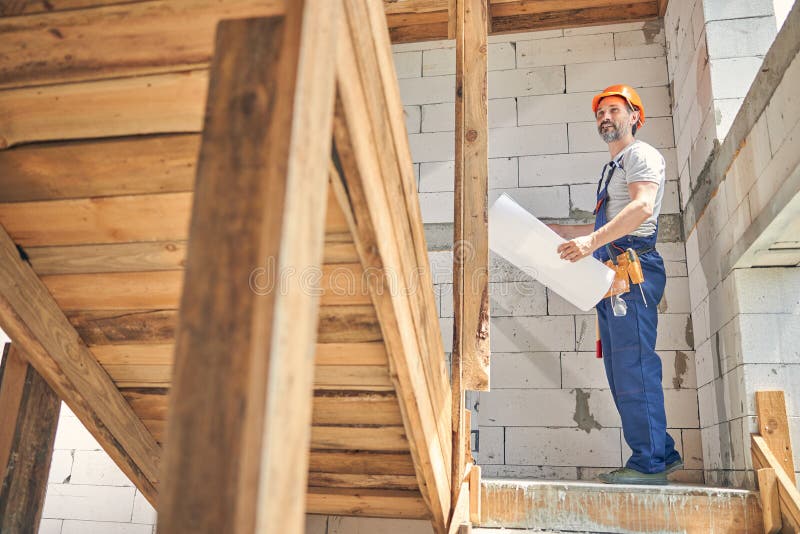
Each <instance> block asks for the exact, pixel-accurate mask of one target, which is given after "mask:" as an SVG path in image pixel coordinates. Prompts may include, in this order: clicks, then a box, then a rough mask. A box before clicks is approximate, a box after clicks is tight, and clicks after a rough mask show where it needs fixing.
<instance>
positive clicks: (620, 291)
mask: <svg viewBox="0 0 800 534" xmlns="http://www.w3.org/2000/svg"><path fill="white" fill-rule="evenodd" d="M607 250H608V251H609V256H611V259H609V260H608V261H606V262H605V264H606V266H608V267H609V268H610V269H612V270H613V271H614V281H613V282H612V283H611V287H610V288H609V290H608V292H607V293H606V294H605V295H603V298H608V297H611V296H612V295H624V294H625V293H627V292H628V291H630V290H631V283H634V284H641V283H642V282H644V273H643V272H642V264H641V262H640V261H639V256H640V255H642V254H647V253H648V252H650V251H652V250H654V249H653V247H646V248H642V249H638V250H634V249H632V248H629V249H627V250H625V251H624V252H621V253H619V254H617V255H616V256H615V255H612V254H611V253H610V248H609V249H607Z"/></svg>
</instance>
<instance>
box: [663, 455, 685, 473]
mask: <svg viewBox="0 0 800 534" xmlns="http://www.w3.org/2000/svg"><path fill="white" fill-rule="evenodd" d="M681 469H683V460H681V459H680V458H678V459H677V460H675V461H674V462H672V463H671V464H667V469H666V470H665V471H664V474H665V475H668V474H670V473H674V472H675V471H680V470H681Z"/></svg>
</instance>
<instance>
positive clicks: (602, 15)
mask: <svg viewBox="0 0 800 534" xmlns="http://www.w3.org/2000/svg"><path fill="white" fill-rule="evenodd" d="M592 3H594V2H592ZM504 9H508V8H506V7H505V6H504V5H502V4H501V5H496V6H493V7H492V34H493V35H496V34H502V33H513V32H523V31H531V30H533V29H536V30H548V29H559V28H575V27H580V26H596V25H600V24H614V23H618V22H633V21H638V20H647V19H652V18H657V17H658V6H657V5H656V3H655V2H654V1H653V0H642V1H639V2H627V3H626V5H625V6H624V8H622V7H621V6H618V5H612V6H608V5H600V6H598V7H586V8H581V9H563V10H558V11H550V12H545V13H529V14H522V15H519V14H517V12H516V11H514V12H513V14H511V13H508V11H506V13H508V14H504Z"/></svg>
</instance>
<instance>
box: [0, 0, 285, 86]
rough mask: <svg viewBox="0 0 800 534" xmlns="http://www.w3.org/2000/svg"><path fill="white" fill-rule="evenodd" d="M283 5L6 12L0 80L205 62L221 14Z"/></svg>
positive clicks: (70, 77) (51, 79) (255, 12)
mask: <svg viewBox="0 0 800 534" xmlns="http://www.w3.org/2000/svg"><path fill="white" fill-rule="evenodd" d="M283 11H284V2H283V1H281V0H263V1H260V2H255V1H252V0H233V1H230V2H225V3H223V4H221V3H219V2H215V1H212V0H170V1H163V0H155V1H151V2H136V3H130V4H119V5H109V6H102V7H95V8H88V9H74V10H65V11H58V12H54V13H41V14H37V15H32V16H25V17H14V18H9V19H5V20H3V21H2V25H1V26H0V35H3V38H2V39H0V54H2V55H3V56H4V57H8V58H13V61H8V62H5V63H4V65H3V67H2V68H0V87H18V86H20V85H34V84H37V85H41V84H45V83H47V84H52V83H56V82H64V81H75V80H90V79H97V78H102V77H112V76H114V77H119V76H126V75H134V74H137V75H140V74H146V73H152V72H159V71H165V70H176V69H178V68H186V67H192V66H196V65H207V64H208V62H209V60H210V58H211V53H212V50H213V46H214V29H215V28H216V25H217V23H218V22H219V21H220V20H222V19H224V18H228V17H242V18H244V17H258V16H262V17H264V16H270V15H278V14H280V13H281V12H283ZM187 25H188V27H187ZM41 28H48V31H41Z"/></svg>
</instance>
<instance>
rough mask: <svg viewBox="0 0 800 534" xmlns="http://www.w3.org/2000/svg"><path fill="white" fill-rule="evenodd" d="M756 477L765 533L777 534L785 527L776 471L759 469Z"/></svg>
mask: <svg viewBox="0 0 800 534" xmlns="http://www.w3.org/2000/svg"><path fill="white" fill-rule="evenodd" d="M756 477H757V478H758V492H759V499H760V500H761V515H762V518H763V521H764V533H765V534H776V533H777V532H780V531H781V528H782V527H783V520H782V519H781V503H780V500H779V496H778V478H777V477H776V476H775V470H774V469H772V468H771V467H765V468H763V469H757V470H756Z"/></svg>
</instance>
